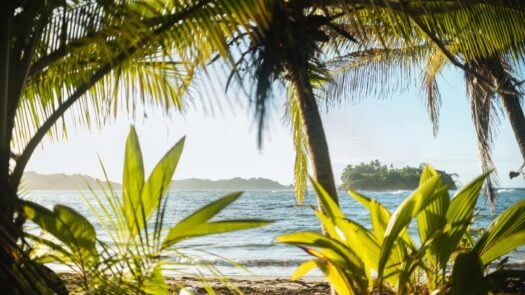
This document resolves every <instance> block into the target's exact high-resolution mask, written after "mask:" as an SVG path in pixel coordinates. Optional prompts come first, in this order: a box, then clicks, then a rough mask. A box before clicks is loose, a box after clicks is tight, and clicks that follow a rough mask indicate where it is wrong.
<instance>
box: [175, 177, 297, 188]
mask: <svg viewBox="0 0 525 295" xmlns="http://www.w3.org/2000/svg"><path fill="white" fill-rule="evenodd" d="M171 188H172V189H174V190H226V191H243V190H284V189H290V188H291V187H290V186H285V185H282V184H280V183H278V182H277V181H274V180H271V179H266V178H250V179H244V178H240V177H236V178H232V179H221V180H209V179H198V178H190V179H183V180H175V181H173V182H172V183H171Z"/></svg>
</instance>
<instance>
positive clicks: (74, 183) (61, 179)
mask: <svg viewBox="0 0 525 295" xmlns="http://www.w3.org/2000/svg"><path fill="white" fill-rule="evenodd" d="M96 180H97V179H96V178H93V177H91V176H87V175H80V174H74V175H67V174H63V173H59V174H39V173H35V172H27V173H25V174H24V177H23V184H24V187H25V188H27V189H31V190H68V189H72V190H78V189H87V188H89V186H91V187H93V188H97V187H98V185H97V182H96ZM111 184H112V186H113V188H120V187H121V185H120V184H119V183H115V182H112V183H111ZM171 188H172V189H175V190H225V191H243V190H283V189H290V188H291V186H285V185H282V184H280V183H278V182H277V181H274V180H271V179H266V178H250V179H244V178H240V177H236V178H232V179H224V180H209V179H198V178H190V179H183V180H174V181H173V182H172V183H171Z"/></svg>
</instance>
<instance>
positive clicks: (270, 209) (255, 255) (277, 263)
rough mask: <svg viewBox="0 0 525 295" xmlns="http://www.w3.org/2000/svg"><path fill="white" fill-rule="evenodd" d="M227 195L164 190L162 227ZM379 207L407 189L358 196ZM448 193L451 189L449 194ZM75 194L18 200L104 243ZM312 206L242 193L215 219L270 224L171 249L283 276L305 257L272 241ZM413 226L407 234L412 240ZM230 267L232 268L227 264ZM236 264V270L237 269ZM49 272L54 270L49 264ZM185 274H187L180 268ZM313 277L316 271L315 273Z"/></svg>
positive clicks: (524, 259)
mask: <svg viewBox="0 0 525 295" xmlns="http://www.w3.org/2000/svg"><path fill="white" fill-rule="evenodd" d="M228 193H229V192H220V191H170V192H169V195H168V198H169V200H168V205H167V209H166V215H165V218H166V223H167V225H168V226H173V225H175V224H176V223H177V221H179V220H181V219H182V218H184V217H186V216H188V215H189V214H191V213H192V212H193V211H195V210H196V209H198V208H200V207H202V206H204V205H205V204H207V203H209V202H211V201H213V200H215V199H217V198H219V197H221V196H224V195H226V194H228ZM362 193H363V194H364V195H365V196H368V197H372V198H375V199H377V200H378V201H380V202H381V203H382V204H384V205H385V206H386V207H387V208H389V210H391V211H392V212H393V211H394V210H395V208H396V207H397V206H398V205H399V204H400V203H401V202H402V201H403V199H404V198H405V197H407V196H408V195H409V194H410V191H404V190H403V191H389V192H362ZM453 193H454V192H452V191H451V195H453ZM81 194H84V196H86V197H88V198H89V197H90V196H91V193H90V192H89V191H82V192H80V191H74V190H61V191H50V190H35V191H30V192H28V193H26V194H25V195H24V196H23V198H24V199H28V200H32V201H35V202H38V203H39V204H41V205H44V206H46V207H48V208H52V206H53V205H55V204H64V205H67V206H70V207H72V208H74V209H75V210H77V211H78V212H80V213H82V214H83V215H84V216H86V217H87V218H88V219H89V220H90V221H91V222H92V223H93V224H94V226H95V229H96V230H97V233H98V234H99V237H100V238H101V239H102V240H106V241H107V240H108V237H107V236H105V235H104V231H103V230H102V227H101V225H100V224H99V223H98V222H97V219H96V218H95V216H94V214H93V213H92V211H91V210H90V209H89V207H88V206H87V204H86V203H85V201H84V200H83V198H82V197H81ZM524 197H525V190H522V189H499V190H498V199H497V204H496V211H495V214H493V213H492V211H491V210H490V208H489V207H488V206H487V205H486V204H485V201H484V199H483V198H480V199H479V201H478V204H477V208H476V218H475V222H474V225H473V228H486V227H487V226H488V225H489V224H490V222H491V221H492V220H493V219H494V217H495V216H496V215H497V214H500V213H501V212H503V211H504V210H505V209H506V208H508V207H510V206H511V205H512V204H514V203H515V202H517V201H518V200H521V199H523V198H524ZM339 199H340V204H341V207H342V209H343V211H344V212H345V213H346V216H347V218H351V219H353V220H356V221H358V222H359V223H361V224H362V225H364V226H365V227H367V228H370V218H369V214H368V210H366V209H364V208H363V207H362V206H361V205H360V204H358V203H357V202H356V201H354V200H353V199H352V198H351V197H350V196H349V195H348V194H347V193H345V192H339ZM315 206H316V200H315V195H314V193H313V192H309V193H308V195H307V198H306V201H305V203H304V204H303V205H297V204H296V201H295V197H294V193H293V191H247V192H244V193H243V195H242V197H240V198H239V199H238V200H237V201H236V202H234V203H233V204H232V205H230V206H229V207H228V208H226V209H225V210H224V211H222V212H221V213H220V214H219V215H218V216H217V217H216V219H247V218H260V219H267V220H272V221H274V223H272V224H271V225H268V226H265V227H261V228H257V229H252V230H245V231H239V232H233V233H228V234H220V235H213V236H208V237H201V238H196V239H192V240H187V241H183V242H181V243H179V244H178V246H177V250H179V251H180V252H181V253H184V254H187V255H189V256H191V257H192V258H194V259H196V261H198V262H206V263H210V264H211V265H213V266H214V267H215V268H217V269H218V270H219V271H220V272H221V273H222V274H225V275H262V276H289V275H290V274H291V273H292V272H293V270H294V269H295V267H296V266H297V265H298V264H299V263H301V262H302V261H305V260H307V259H308V258H309V256H308V255H307V254H306V253H304V252H303V251H302V250H301V249H299V248H297V247H292V246H287V245H282V244H278V243H276V242H275V241H274V239H275V237H276V236H278V235H280V234H284V233H290V232H296V231H304V230H314V231H318V230H319V228H320V224H319V221H318V220H317V219H316V217H315V216H314V214H313V210H312V207H315ZM414 225H415V224H413V225H412V226H411V227H410V228H409V231H410V233H411V235H412V236H413V237H417V230H416V228H415V226H414ZM26 229H27V230H28V231H29V232H33V233H38V232H39V229H38V227H37V226H36V225H34V224H30V223H28V224H27V225H26ZM509 256H510V257H509V258H510V259H509V261H512V262H513V263H519V264H523V263H525V247H521V248H520V249H518V250H517V251H514V252H513V253H511V254H510V255H509ZM167 259H168V260H171V261H174V262H185V259H182V258H180V257H179V256H177V255H175V254H174V253H172V254H170V255H168V257H167ZM232 263H234V264H237V266H232ZM239 266H240V267H239ZM54 267H55V268H60V267H58V266H56V265H55V266H54ZM184 271H191V270H184ZM314 275H316V273H314ZM317 275H318V273H317Z"/></svg>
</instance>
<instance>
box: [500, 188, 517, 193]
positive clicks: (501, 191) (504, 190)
mask: <svg viewBox="0 0 525 295" xmlns="http://www.w3.org/2000/svg"><path fill="white" fill-rule="evenodd" d="M515 191H516V189H514V188H500V189H498V193H513V192H515Z"/></svg>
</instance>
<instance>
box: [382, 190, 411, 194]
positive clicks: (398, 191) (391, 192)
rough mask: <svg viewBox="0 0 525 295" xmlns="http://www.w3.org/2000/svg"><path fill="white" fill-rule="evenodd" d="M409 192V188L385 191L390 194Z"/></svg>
mask: <svg viewBox="0 0 525 295" xmlns="http://www.w3.org/2000/svg"><path fill="white" fill-rule="evenodd" d="M408 192H410V190H402V189H400V190H395V191H388V192H387V193H389V194H391V195H400V194H406V193H408Z"/></svg>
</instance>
